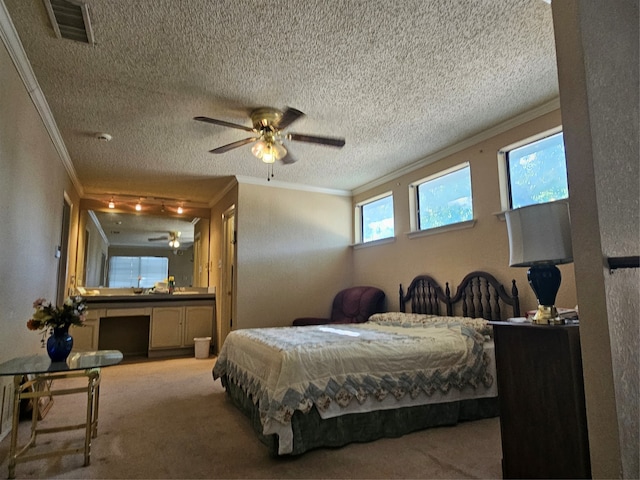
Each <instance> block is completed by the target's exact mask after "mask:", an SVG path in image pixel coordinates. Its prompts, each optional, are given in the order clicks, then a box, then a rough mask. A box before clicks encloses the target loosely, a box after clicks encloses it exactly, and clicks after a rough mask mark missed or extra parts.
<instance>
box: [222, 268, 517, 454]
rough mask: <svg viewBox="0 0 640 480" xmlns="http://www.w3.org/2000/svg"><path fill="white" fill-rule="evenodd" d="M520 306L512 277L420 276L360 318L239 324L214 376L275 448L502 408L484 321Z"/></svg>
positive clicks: (393, 432)
mask: <svg viewBox="0 0 640 480" xmlns="http://www.w3.org/2000/svg"><path fill="white" fill-rule="evenodd" d="M407 305H409V306H410V310H411V311H410V312H406V306H407ZM506 307H511V309H510V311H508V309H507V308H506ZM457 311H460V312H464V313H461V314H460V315H456V312H457ZM518 315H519V304H518V297H517V288H516V287H515V282H513V287H512V293H511V294H508V293H507V292H506V290H505V289H504V287H503V286H502V285H501V284H500V283H499V282H498V281H497V280H496V279H495V278H494V277H493V276H491V275H490V274H488V273H486V272H472V273H471V274H469V275H467V276H466V277H465V278H464V279H463V281H462V282H461V283H460V285H459V286H458V288H457V290H456V293H455V294H454V295H451V293H450V291H449V286H448V284H447V285H446V288H445V289H444V290H443V289H442V288H441V287H440V285H439V284H438V283H437V282H436V281H435V280H434V279H433V278H432V277H430V276H428V275H420V276H418V277H416V278H415V279H414V280H413V281H412V282H411V283H410V285H409V287H408V288H407V292H406V294H405V293H404V291H403V289H402V286H400V311H399V312H389V313H384V314H376V315H373V316H371V317H370V319H369V321H367V322H365V323H362V324H349V325H319V326H304V327H277V328H258V329H245V330H236V331H233V332H231V334H230V335H229V336H228V337H227V339H226V341H225V343H224V345H223V347H222V349H221V351H220V355H219V356H218V359H217V361H216V364H215V366H214V369H213V377H214V379H217V378H220V379H221V381H222V384H223V386H224V387H225V389H226V391H227V394H228V395H229V397H230V399H231V400H232V401H233V403H234V404H235V405H236V406H237V407H238V408H239V409H240V410H241V411H243V412H244V413H245V414H246V415H247V416H248V417H249V419H250V421H251V424H252V426H253V428H254V430H255V432H256V434H257V436H258V438H260V440H261V441H262V442H263V443H264V444H265V445H267V447H268V450H269V453H270V454H271V455H274V456H276V455H299V454H301V453H304V452H306V451H308V450H311V449H314V448H320V447H340V446H343V445H346V444H348V443H351V442H364V441H371V440H376V439H378V438H382V437H396V436H401V435H404V434H406V433H409V432H411V431H415V430H420V429H424V428H428V427H434V426H441V425H455V424H456V423H458V422H460V421H466V420H474V419H480V418H488V417H493V416H497V414H498V404H497V386H496V382H495V360H494V357H493V341H492V340H491V327H490V325H488V320H500V319H504V317H506V316H518Z"/></svg>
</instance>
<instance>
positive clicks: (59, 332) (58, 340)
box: [47, 325, 73, 362]
mask: <svg viewBox="0 0 640 480" xmlns="http://www.w3.org/2000/svg"><path fill="white" fill-rule="evenodd" d="M72 348H73V337H72V336H71V335H69V326H68V325H67V326H64V327H59V328H54V329H53V332H52V333H51V336H50V337H49V338H48V340H47V353H48V354H49V358H51V361H52V362H64V361H66V360H67V357H68V356H69V354H70V353H71V349H72Z"/></svg>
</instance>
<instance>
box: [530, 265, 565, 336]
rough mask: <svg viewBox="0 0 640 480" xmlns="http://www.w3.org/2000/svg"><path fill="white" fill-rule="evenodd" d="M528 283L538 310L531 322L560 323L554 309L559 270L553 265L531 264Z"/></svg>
mask: <svg viewBox="0 0 640 480" xmlns="http://www.w3.org/2000/svg"><path fill="white" fill-rule="evenodd" d="M527 279H528V280H529V285H531V288H532V289H533V292H534V293H535V294H536V298H537V299H538V311H537V312H536V314H535V315H534V317H533V323H537V324H542V325H549V324H552V325H557V324H560V323H562V322H561V320H560V317H559V316H558V311H557V310H556V307H555V303H556V295H557V294H558V289H559V288H560V280H561V275H560V270H559V269H558V267H556V266H555V265H548V264H541V265H532V266H531V267H530V268H529V271H528V272H527Z"/></svg>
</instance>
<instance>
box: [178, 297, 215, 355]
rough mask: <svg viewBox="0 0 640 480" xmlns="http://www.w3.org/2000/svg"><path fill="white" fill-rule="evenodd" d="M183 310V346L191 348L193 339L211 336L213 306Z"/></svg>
mask: <svg viewBox="0 0 640 480" xmlns="http://www.w3.org/2000/svg"><path fill="white" fill-rule="evenodd" d="M185 310H186V311H185V317H186V318H185V328H184V346H185V347H191V346H193V345H194V342H193V339H194V338H196V337H210V336H211V332H212V329H213V306H211V305H204V306H197V307H186V309H185Z"/></svg>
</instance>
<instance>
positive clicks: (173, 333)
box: [70, 294, 215, 358]
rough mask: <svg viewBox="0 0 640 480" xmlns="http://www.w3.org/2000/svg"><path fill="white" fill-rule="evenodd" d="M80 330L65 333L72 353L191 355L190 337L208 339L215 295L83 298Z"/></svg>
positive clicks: (212, 327)
mask: <svg viewBox="0 0 640 480" xmlns="http://www.w3.org/2000/svg"><path fill="white" fill-rule="evenodd" d="M85 300H86V301H87V305H88V307H89V309H88V311H87V320H86V322H85V326H83V327H74V328H72V330H70V333H71V335H72V336H73V339H74V350H77V351H83V350H84V351H86V350H89V351H91V350H110V349H114V350H120V351H121V352H123V354H124V355H125V357H127V356H147V357H149V358H151V357H156V358H158V357H166V356H170V355H189V354H190V353H191V354H193V352H194V343H195V342H194V341H193V339H194V338H200V337H213V332H214V331H215V295H214V294H180V295H169V294H167V295H113V296H87V297H85Z"/></svg>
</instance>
